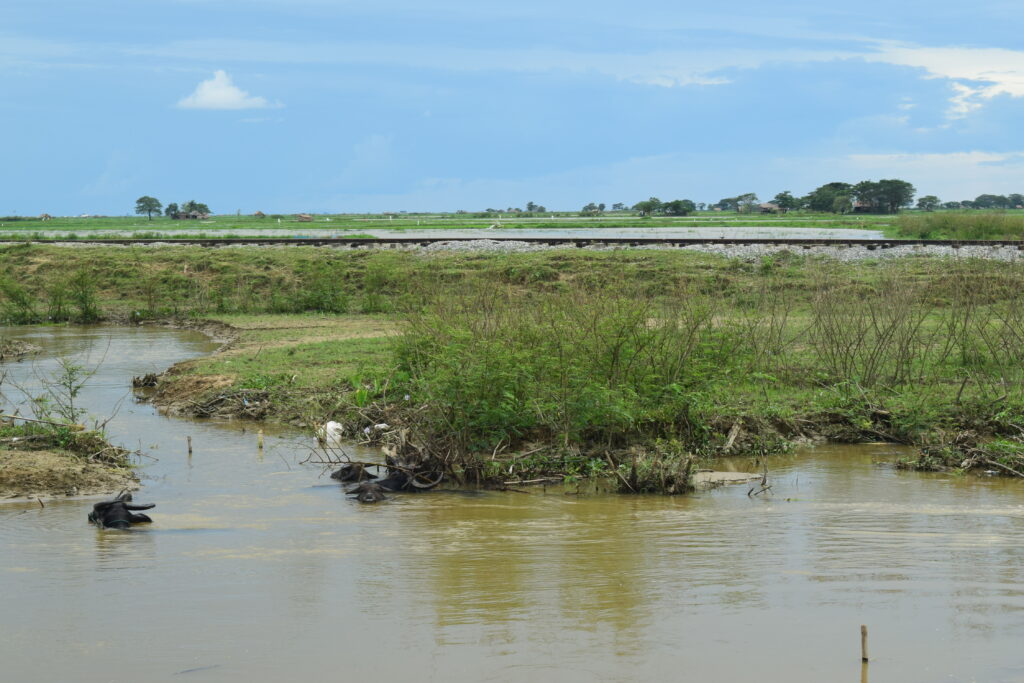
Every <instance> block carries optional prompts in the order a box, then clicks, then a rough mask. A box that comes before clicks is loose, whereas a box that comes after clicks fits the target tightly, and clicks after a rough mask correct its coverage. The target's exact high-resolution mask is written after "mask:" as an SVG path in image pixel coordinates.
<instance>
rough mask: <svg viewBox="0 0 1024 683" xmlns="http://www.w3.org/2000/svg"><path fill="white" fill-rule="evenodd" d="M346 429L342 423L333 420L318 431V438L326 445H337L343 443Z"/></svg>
mask: <svg viewBox="0 0 1024 683" xmlns="http://www.w3.org/2000/svg"><path fill="white" fill-rule="evenodd" d="M344 433H345V427H344V426H342V424H341V423H340V422H335V421H334V420H331V421H330V422H327V423H326V424H324V425H323V426H322V427H320V428H318V429H317V430H316V438H317V439H319V440H320V441H322V442H323V443H325V444H329V445H337V444H339V443H341V439H342V436H343V435H344Z"/></svg>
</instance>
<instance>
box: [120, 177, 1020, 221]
mask: <svg viewBox="0 0 1024 683" xmlns="http://www.w3.org/2000/svg"><path fill="white" fill-rule="evenodd" d="M916 192H917V190H916V188H915V187H914V186H913V185H912V184H911V183H909V182H907V181H906V180H900V179H897V178H892V179H882V180H878V181H872V180H863V181H861V182H859V183H845V182H831V183H825V184H824V185H822V186H820V187H817V188H815V189H814V190H812V191H811V192H809V193H808V194H806V195H804V196H802V197H801V196H796V195H794V194H792V193H791V192H790V191H789V190H785V191H783V192H779V193H778V194H776V195H775V196H774V197H773V198H772V199H771V200H769V201H767V202H764V203H762V202H761V200H760V199H758V196H757V194H755V193H753V192H747V193H744V194H740V195H737V196H735V197H724V198H722V199H720V200H718V201H717V202H714V203H710V202H695V201H693V200H690V199H673V200H670V201H662V200H660V199H658V198H657V197H649V198H648V199H644V200H641V201H639V202H637V203H635V204H632V205H627V204H625V203H623V202H617V203H614V204H612V205H611V209H610V210H611V211H613V212H623V211H635V212H637V213H639V214H640V215H641V216H653V215H662V216H686V215H689V214H691V213H694V212H695V211H735V212H738V213H754V212H766V211H767V212H778V213H785V212H788V211H799V210H808V211H816V212H822V213H836V214H846V213H874V214H894V213H898V212H899V211H900V210H901V209H904V208H907V207H910V206H914V196H915V194H916ZM916 208H918V209H920V210H923V211H934V210H936V209H940V208H941V209H948V210H957V209H997V210H998V209H1024V194H1019V193H1012V194H1008V195H997V194H982V195H978V196H977V197H975V198H974V199H964V200H960V201H947V202H943V201H942V200H940V199H939V198H938V197H936V196H935V195H924V196H922V197H920V198H918V200H917V204H916ZM161 210H163V213H164V215H165V216H167V217H169V218H175V217H181V216H188V215H193V214H200V215H203V214H210V213H212V212H211V211H210V207H209V206H207V205H206V204H204V203H201V202H197V201H195V200H189V201H187V202H184V203H183V204H182V205H181V206H179V205H178V204H176V203H171V204H168V205H167V207H166V208H164V207H163V205H162V204H161V202H160V201H159V200H158V199H156V198H155V197H150V196H143V197H139V198H138V199H137V200H136V202H135V213H136V214H139V215H145V216H147V217H148V218H149V220H152V219H153V215H154V214H156V215H160V213H161ZM607 210H608V207H607V205H606V204H604V203H596V202H590V203H589V204H587V205H585V206H583V207H582V208H581V209H580V211H579V215H581V216H600V215H602V214H604V213H605V212H606V211H607ZM402 213H405V212H402ZM455 213H456V214H457V215H478V216H493V215H496V214H501V213H510V214H525V215H534V214H538V213H553V212H552V211H550V210H549V209H547V208H546V207H544V206H543V205H540V204H536V203H535V202H532V201H530V202H527V203H526V208H525V210H524V209H520V208H517V207H511V206H510V207H508V208H507V209H504V210H503V209H494V208H487V209H485V210H484V211H483V212H482V213H480V214H473V213H471V212H469V211H465V210H459V211H456V212H455Z"/></svg>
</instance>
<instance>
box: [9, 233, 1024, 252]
mask: <svg viewBox="0 0 1024 683" xmlns="http://www.w3.org/2000/svg"><path fill="white" fill-rule="evenodd" d="M481 240H488V241H492V242H525V243H527V244H537V245H544V246H550V247H579V248H584V247H593V246H602V245H607V246H618V247H641V246H657V245H661V246H666V247H688V246H697V245H723V246H730V245H734V246H741V245H749V246H784V247H793V248H800V249H811V248H813V247H861V248H864V249H869V250H874V249H891V248H893V247H907V246H944V247H951V248H953V249H958V248H960V247H969V246H970V247H975V246H976V247H1011V248H1016V249H1019V250H1024V241H1020V240H891V239H799V238H787V239H764V238H709V237H506V236H501V237H497V236H496V237H381V238H365V237H360V238H347V237H329V238H320V237H240V238H206V237H203V238H160V239H154V238H146V239H128V238H112V239H105V238H96V239H88V238H86V239H83V238H78V239H75V240H61V239H42V240H17V241H16V242H17V243H26V242H27V243H36V244H53V243H68V242H73V243H74V244H97V245H101V244H114V245H122V246H133V245H134V246H147V245H155V244H182V245H192V246H200V247H239V246H304V247H334V248H339V249H358V248H366V247H374V248H385V249H387V248H399V247H411V246H428V245H430V244H435V243H437V242H467V243H470V242H479V241H481ZM0 244H3V242H0Z"/></svg>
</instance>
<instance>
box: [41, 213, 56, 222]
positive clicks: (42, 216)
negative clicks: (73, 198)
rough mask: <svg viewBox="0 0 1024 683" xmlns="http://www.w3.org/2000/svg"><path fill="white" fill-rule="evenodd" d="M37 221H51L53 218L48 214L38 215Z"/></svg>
mask: <svg viewBox="0 0 1024 683" xmlns="http://www.w3.org/2000/svg"><path fill="white" fill-rule="evenodd" d="M39 220H41V221H52V220H53V216H51V215H50V214H48V213H44V214H40V215H39Z"/></svg>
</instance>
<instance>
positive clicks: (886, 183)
mask: <svg viewBox="0 0 1024 683" xmlns="http://www.w3.org/2000/svg"><path fill="white" fill-rule="evenodd" d="M878 186H879V194H880V196H881V200H882V206H883V208H884V209H885V213H899V211H900V209H902V208H903V207H904V206H910V205H911V204H912V203H913V202H914V193H916V192H917V189H916V188H915V187H914V186H913V185H911V184H910V183H908V182H907V181H906V180H898V179H896V178H892V179H890V180H885V179H884V178H883V179H882V180H879V181H878Z"/></svg>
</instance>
